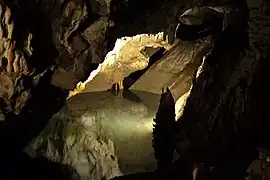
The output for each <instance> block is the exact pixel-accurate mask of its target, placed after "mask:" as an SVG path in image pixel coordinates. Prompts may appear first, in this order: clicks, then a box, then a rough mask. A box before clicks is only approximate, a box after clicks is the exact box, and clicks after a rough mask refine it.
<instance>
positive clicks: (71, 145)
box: [26, 91, 160, 179]
mask: <svg viewBox="0 0 270 180" xmlns="http://www.w3.org/2000/svg"><path fill="white" fill-rule="evenodd" d="M134 97H137V98H135V99H134ZM145 97H147V98H145ZM159 99H160V95H157V94H152V93H147V92H136V91H135V92H131V93H128V92H121V94H120V95H119V96H114V95H113V94H111V92H106V91H105V92H92V93H81V94H78V95H76V96H73V97H71V98H70V99H69V100H68V101H67V104H66V105H65V107H64V108H63V109H62V110H61V111H60V112H59V113H57V114H55V115H54V117H53V118H52V119H51V120H50V122H49V124H48V125H47V126H46V128H45V129H44V130H43V131H42V133H41V134H40V135H39V136H38V137H37V138H36V139H35V140H33V141H32V142H31V143H30V144H29V145H28V147H27V149H26V152H28V153H29V154H30V155H31V156H33V157H39V156H45V157H46V158H48V159H49V160H52V161H54V162H59V163H61V164H68V165H70V166H71V167H72V168H74V169H76V170H77V172H78V173H79V175H80V176H81V177H82V179H87V178H92V179H101V177H103V176H104V177H106V178H110V177H114V176H118V175H120V174H121V173H120V170H121V171H122V172H123V173H134V172H144V171H149V170H154V168H155V167H156V161H155V159H154V155H153V150H152V120H153V117H154V116H155V113H156V109H157V107H158V103H159ZM118 163H119V166H120V169H119V167H118Z"/></svg>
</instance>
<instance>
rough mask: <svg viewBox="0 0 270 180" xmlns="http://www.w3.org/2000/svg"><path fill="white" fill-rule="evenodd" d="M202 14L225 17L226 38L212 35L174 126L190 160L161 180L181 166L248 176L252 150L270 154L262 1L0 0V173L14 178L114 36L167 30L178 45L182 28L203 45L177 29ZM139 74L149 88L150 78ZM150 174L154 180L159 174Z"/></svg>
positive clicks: (266, 39) (176, 171) (266, 29)
mask: <svg viewBox="0 0 270 180" xmlns="http://www.w3.org/2000/svg"><path fill="white" fill-rule="evenodd" d="M202 6H208V7H214V8H215V11H217V10H218V11H219V12H220V13H219V14H222V17H223V18H224V19H225V20H224V21H223V23H224V24H223V25H222V28H223V31H222V32H218V31H215V30H213V31H211V29H210V30H209V32H210V33H211V35H212V39H211V41H212V45H213V47H212V50H211V53H210V54H209V55H207V57H206V58H205V61H204V65H203V67H202V73H201V75H200V76H199V77H198V78H197V79H196V78H195V79H194V78H192V79H189V81H192V83H193V85H192V88H191V91H190V96H189V98H188V100H187V103H186V106H185V109H184V112H183V115H182V116H181V117H180V120H179V121H178V122H177V123H176V125H177V126H175V127H176V128H175V131H176V132H177V146H178V147H181V148H180V149H181V152H179V153H180V154H181V155H184V156H183V157H185V158H184V159H181V160H180V161H179V162H178V164H177V163H176V164H177V165H176V166H173V167H174V168H172V169H171V172H170V173H169V175H168V174H165V176H177V175H179V173H180V170H179V167H182V166H181V165H182V164H181V163H183V162H186V163H187V164H190V163H191V164H195V163H199V162H205V163H208V165H209V164H210V165H211V166H212V167H215V168H216V169H217V172H215V173H214V175H215V176H214V177H216V176H218V177H219V178H218V179H222V178H224V179H225V178H226V179H228V178H229V179H238V178H239V177H244V173H245V172H246V169H247V166H248V165H249V164H251V162H252V160H254V159H255V158H256V156H257V155H256V152H257V151H256V149H257V148H258V147H264V148H269V144H268V143H267V139H269V130H268V127H269V121H268V118H269V113H268V109H267V106H265V105H264V104H267V103H268V102H269V99H268V94H269V93H268V90H269V89H268V88H269V87H268V86H267V82H268V81H269V79H268V77H269V75H268V73H267V70H268V65H269V63H268V62H269V61H268V59H269V54H268V50H269V33H270V30H269V19H270V18H269V16H270V14H269V8H270V4H269V2H268V1H265V0H260V1H255V0H246V1H245V0H240V1H233V0H223V1H222V0H220V1H218V0H210V1H204V0H200V1H199V0H198V1H196V0H194V1H180V0H179V1H177V0H166V1H165V0H159V1H156V0H155V1H154V0H152V1H151V0H149V1H141V0H127V1H123V0H112V1H109V0H108V1H106V0H104V1H103V0H98V1H95V0H93V1H92V0H87V1H83V0H72V1H65V0H53V1H46V0H32V1H22V0H13V1H4V0H1V1H0V14H1V15H0V16H1V27H0V30H1V31H0V32H1V42H0V65H1V67H0V68H1V69H0V111H1V112H0V119H1V127H0V142H1V145H3V146H1V160H2V161H1V162H3V164H4V166H3V170H7V172H10V171H9V170H10V167H13V166H14V164H13V163H10V162H13V161H12V159H13V160H14V159H16V158H17V159H18V158H19V157H20V158H21V156H20V155H18V153H17V152H18V151H20V150H21V149H22V148H24V147H25V146H26V144H27V143H28V142H29V141H30V140H31V139H32V138H33V137H35V136H37V135H38V134H39V133H40V131H41V130H42V129H43V128H44V126H45V125H46V124H47V121H48V119H50V118H51V116H52V115H53V114H54V113H55V112H58V111H59V109H60V108H62V107H63V104H64V103H65V101H66V98H67V97H68V94H69V90H73V89H74V88H75V87H76V85H77V83H78V82H80V81H82V82H84V81H85V80H87V78H88V76H89V74H90V72H92V71H93V70H94V69H96V68H98V65H99V63H102V62H103V60H104V59H105V56H106V54H107V53H108V51H110V50H112V49H113V47H114V44H115V42H116V40H117V39H118V38H121V37H125V36H129V37H132V36H135V35H138V34H144V33H148V34H158V33H160V32H163V33H164V39H166V41H167V43H169V44H173V43H174V42H175V29H177V28H178V29H179V30H178V33H176V34H177V37H178V38H180V39H184V40H188V41H190V40H194V39H192V38H194V37H195V35H196V38H201V37H202V36H203V35H205V34H207V33H209V32H208V31H207V32H205V31H203V32H200V33H196V31H197V30H198V28H199V27H195V29H194V27H192V28H189V27H187V28H184V27H181V26H180V28H179V27H177V24H178V21H179V19H180V21H181V22H183V21H184V20H183V19H181V18H180V17H179V16H180V15H181V14H182V13H183V12H185V11H186V10H188V9H189V8H192V7H202ZM210 24H211V23H210ZM208 25H209V24H208ZM188 32H191V35H192V36H189V33H188ZM192 32H194V33H195V34H192ZM199 65H200V64H197V65H196V68H197V67H198V66H199ZM160 66H162V67H163V65H162V62H161V63H160ZM196 68H195V69H196ZM149 71H151V68H149ZM152 71H154V70H152ZM187 73H188V71H187ZM143 76H144V77H143V78H142V79H146V80H147V72H146V73H145V74H144V75H143ZM189 77H190V76H189ZM148 78H149V77H148ZM176 79H177V78H176ZM136 87H137V88H140V83H139V81H138V82H137V84H136V83H135V84H134V88H136ZM175 89H177V86H175ZM177 92H178V90H177ZM185 92H186V91H185ZM185 92H183V93H182V94H184V93H185ZM172 93H173V91H172ZM178 96H179V95H178ZM187 142H188V143H187ZM232 152H233V153H232ZM243 152H244V153H243ZM224 154H226V155H224ZM254 154H255V155H254ZM3 155H4V156H3ZM1 167H2V166H1ZM183 169H184V168H183ZM188 170H189V169H188ZM188 170H187V171H184V170H183V172H182V171H181V172H182V174H181V175H182V176H183V177H184V175H185V174H187V173H186V172H189V171H188ZM228 172H232V173H228ZM148 175H149V174H147V177H148V178H149V176H150V177H153V176H155V178H156V179H158V177H156V174H155V173H154V174H151V175H149V176H148ZM212 175H213V173H212ZM136 176H137V175H136ZM142 176H143V177H144V176H145V175H142ZM220 177H222V178H220ZM127 178H128V177H127ZM187 178H188V177H187ZM167 179H168V178H167ZM169 179H170V178H169ZM171 179H173V178H172V177H171Z"/></svg>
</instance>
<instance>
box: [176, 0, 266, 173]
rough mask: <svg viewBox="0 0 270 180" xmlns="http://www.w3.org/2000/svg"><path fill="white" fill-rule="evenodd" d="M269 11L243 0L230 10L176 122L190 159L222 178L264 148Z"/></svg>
mask: <svg viewBox="0 0 270 180" xmlns="http://www.w3.org/2000/svg"><path fill="white" fill-rule="evenodd" d="M268 12H269V3H268V2H266V1H252V0H248V1H247V2H243V4H242V5H239V6H238V7H237V8H236V9H235V12H234V15H235V16H234V21H232V24H230V25H229V26H228V28H227V30H225V31H224V32H223V33H222V34H221V37H220V38H218V39H217V40H216V42H215V44H214V49H213V51H212V53H211V54H210V55H209V56H208V57H207V58H206V59H205V64H204V67H203V73H202V74H201V75H200V76H199V78H198V79H197V80H196V83H195V84H193V87H192V90H191V94H190V97H189V98H188V100H187V103H186V106H185V109H184V112H183V116H182V117H181V118H180V119H179V121H178V127H179V129H178V130H179V133H180V132H183V133H184V134H185V137H186V140H188V141H189V142H190V145H189V146H188V149H189V151H192V152H194V153H195V154H196V155H197V156H196V158H195V159H196V160H195V161H197V162H198V161H207V162H208V163H210V164H214V165H215V166H217V167H221V166H222V168H223V170H224V169H226V170H224V171H223V172H222V173H223V175H224V177H225V178H226V177H227V178H228V177H229V178H232V177H234V178H235V176H238V175H239V174H241V173H243V172H244V171H245V170H246V168H247V166H248V165H249V164H250V163H251V162H252V160H253V159H254V158H256V153H255V154H254V151H255V149H256V148H258V147H261V146H262V147H269V145H268V144H267V139H268V138H269V133H268V132H269V131H268V130H267V129H268V128H269V126H268V115H267V114H268V113H265V112H266V111H267V110H266V109H267V107H266V106H265V104H264V103H266V101H267V99H268V98H266V91H267V90H268V88H267V87H266V86H267V85H266V84H267V81H266V79H268V75H267V74H266V69H267V67H268V65H269V64H268V60H269V56H268V50H269V35H270V34H269V31H268V28H269V17H268V16H269V13H268ZM228 172H230V173H228ZM232 174H233V176H231V175H232ZM242 175H243V174H242Z"/></svg>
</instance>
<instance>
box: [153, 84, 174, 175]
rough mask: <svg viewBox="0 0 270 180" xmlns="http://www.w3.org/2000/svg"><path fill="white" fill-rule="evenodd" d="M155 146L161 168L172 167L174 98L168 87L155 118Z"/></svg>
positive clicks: (163, 93)
mask: <svg viewBox="0 0 270 180" xmlns="http://www.w3.org/2000/svg"><path fill="white" fill-rule="evenodd" d="M154 123H155V124H154V127H153V148H154V152H155V158H156V159H157V163H158V168H159V169H160V170H162V171H163V170H164V171H166V170H168V168H170V167H171V164H172V160H173V153H174V143H173V141H172V137H173V134H172V132H173V130H172V129H173V125H174V123H175V108H174V99H173V96H172V94H171V92H170V90H169V89H168V88H166V91H165V92H163V89H162V94H161V98H160V105H159V108H158V111H157V114H156V117H155V119H154Z"/></svg>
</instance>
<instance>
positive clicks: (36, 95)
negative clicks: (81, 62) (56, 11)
mask: <svg viewBox="0 0 270 180" xmlns="http://www.w3.org/2000/svg"><path fill="white" fill-rule="evenodd" d="M18 2H19V1H18ZM6 4H7V5H8V6H9V7H10V9H11V11H12V12H14V14H12V15H13V19H14V20H15V21H14V23H15V24H14V32H13V33H14V36H13V38H14V39H15V40H16V42H17V43H16V48H17V49H22V47H23V42H24V41H25V39H23V38H27V35H28V34H29V33H32V34H33V39H32V46H33V49H34V52H33V54H32V56H31V57H30V58H29V57H27V55H26V58H27V59H29V61H28V63H29V64H28V65H29V67H30V69H34V70H35V73H34V75H37V74H40V73H42V72H44V71H45V70H48V71H47V72H45V73H44V74H43V75H42V76H40V81H39V83H38V85H37V86H36V87H34V86H33V85H32V81H33V76H32V77H30V76H29V77H25V78H26V83H25V86H27V87H26V88H29V89H31V91H32V92H31V95H32V96H31V98H30V100H29V101H28V104H27V105H26V106H25V107H24V109H23V110H22V111H21V113H20V114H19V115H14V114H12V113H10V114H7V115H6V120H5V121H4V122H1V125H0V144H1V148H0V162H1V163H0V178H1V179H68V178H67V176H65V177H64V176H62V175H63V174H61V173H60V171H59V168H60V169H62V168H64V169H65V167H62V165H58V164H56V163H52V162H49V161H46V160H41V159H32V158H30V157H28V156H27V155H25V154H23V153H22V149H23V148H24V147H25V146H26V145H27V144H28V143H29V141H30V140H31V139H32V138H34V137H36V136H37V135H38V134H39V133H40V131H41V130H42V129H43V128H44V127H45V125H46V124H47V122H48V120H49V119H50V118H51V116H52V115H53V114H54V113H56V112H58V111H59V110H60V108H61V107H62V106H63V103H64V102H65V99H66V97H67V95H68V92H66V91H64V90H62V89H60V88H57V87H55V86H53V85H51V84H50V81H51V76H52V71H51V70H50V69H49V68H50V67H52V65H54V63H55V62H54V60H55V58H56V57H57V55H58V54H57V51H56V49H55V48H54V45H53V43H52V40H51V39H52V37H51V32H52V30H51V27H50V21H49V19H47V18H46V17H45V16H43V14H42V13H41V10H40V9H39V8H38V7H37V6H36V5H35V3H34V1H24V2H23V3H20V5H18V4H15V3H14V2H13V1H6ZM68 169H69V170H68V171H69V172H71V171H70V168H68ZM65 171H66V172H65V173H64V174H66V175H67V170H65ZM69 177H70V176H69Z"/></svg>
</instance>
